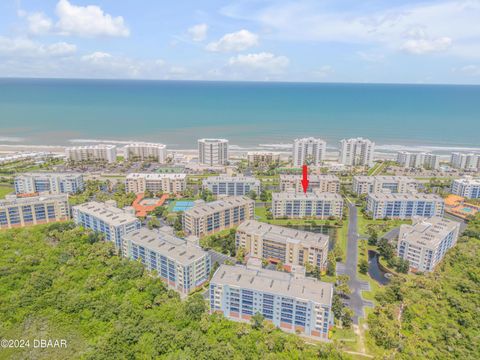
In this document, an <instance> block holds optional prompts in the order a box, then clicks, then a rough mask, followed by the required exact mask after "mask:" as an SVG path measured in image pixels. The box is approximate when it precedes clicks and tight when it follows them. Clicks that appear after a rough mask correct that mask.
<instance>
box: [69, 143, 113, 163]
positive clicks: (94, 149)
mask: <svg viewBox="0 0 480 360" xmlns="http://www.w3.org/2000/svg"><path fill="white" fill-rule="evenodd" d="M65 155H66V156H67V160H70V161H73V162H78V161H107V162H109V163H113V162H115V161H116V160H117V147H116V146H115V145H107V144H99V145H89V146H73V147H67V148H65Z"/></svg>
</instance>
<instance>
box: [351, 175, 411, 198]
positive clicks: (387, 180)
mask: <svg viewBox="0 0 480 360" xmlns="http://www.w3.org/2000/svg"><path fill="white" fill-rule="evenodd" d="M416 186H417V181H416V180H415V179H413V178H411V177H408V176H383V175H378V176H354V177H353V179H352V190H353V192H354V193H355V194H357V195H363V194H368V193H372V192H390V193H406V192H415V191H416Z"/></svg>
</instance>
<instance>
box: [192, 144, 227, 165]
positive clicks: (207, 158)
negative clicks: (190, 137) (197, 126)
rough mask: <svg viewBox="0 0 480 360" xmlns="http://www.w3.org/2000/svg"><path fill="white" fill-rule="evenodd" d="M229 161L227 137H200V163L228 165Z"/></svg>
mask: <svg viewBox="0 0 480 360" xmlns="http://www.w3.org/2000/svg"><path fill="white" fill-rule="evenodd" d="M227 162H228V140H226V139H199V140H198V163H199V164H202V165H209V166H216V165H226V164H227Z"/></svg>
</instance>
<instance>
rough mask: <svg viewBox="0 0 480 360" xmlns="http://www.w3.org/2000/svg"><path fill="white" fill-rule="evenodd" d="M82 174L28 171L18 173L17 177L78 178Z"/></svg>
mask: <svg viewBox="0 0 480 360" xmlns="http://www.w3.org/2000/svg"><path fill="white" fill-rule="evenodd" d="M80 176H83V175H82V174H80V173H54V172H28V173H22V174H18V175H17V176H16V177H17V178H22V177H44V178H52V177H63V178H78V177H80Z"/></svg>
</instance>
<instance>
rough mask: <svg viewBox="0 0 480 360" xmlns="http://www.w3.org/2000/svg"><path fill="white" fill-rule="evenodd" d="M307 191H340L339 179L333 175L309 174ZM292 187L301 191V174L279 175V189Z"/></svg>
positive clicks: (284, 189)
mask: <svg viewBox="0 0 480 360" xmlns="http://www.w3.org/2000/svg"><path fill="white" fill-rule="evenodd" d="M308 180H309V184H308V188H307V191H308V192H313V191H320V192H330V193H338V192H340V179H339V178H338V177H337V176H335V175H314V174H312V175H309V176H308ZM289 189H294V190H295V191H298V192H300V191H303V189H302V176H301V175H280V191H287V190H289Z"/></svg>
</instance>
